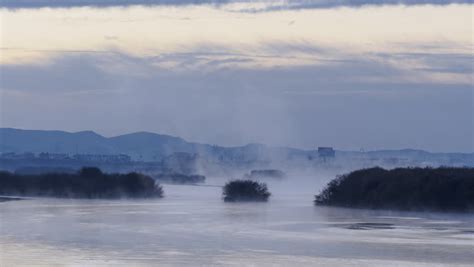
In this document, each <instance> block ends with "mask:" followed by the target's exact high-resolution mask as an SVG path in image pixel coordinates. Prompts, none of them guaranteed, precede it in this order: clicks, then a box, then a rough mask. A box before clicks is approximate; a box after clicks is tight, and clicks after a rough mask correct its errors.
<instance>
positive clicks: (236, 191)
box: [222, 180, 271, 202]
mask: <svg viewBox="0 0 474 267" xmlns="http://www.w3.org/2000/svg"><path fill="white" fill-rule="evenodd" d="M222 195H223V196H224V201H226V202H236V201H267V200H268V198H269V197H270V195H271V194H270V192H268V188H267V185H266V184H265V183H259V182H256V181H252V180H233V181H230V182H228V183H227V184H226V185H225V186H224V188H223V191H222Z"/></svg>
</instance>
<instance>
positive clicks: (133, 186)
mask: <svg viewBox="0 0 474 267" xmlns="http://www.w3.org/2000/svg"><path fill="white" fill-rule="evenodd" d="M0 194H3V195H19V196H47V197H71V198H121V197H130V198H132V197H133V198H135V197H162V196H163V189H162V188H161V186H160V185H159V184H157V183H156V182H155V180H154V179H153V178H151V177H149V176H145V175H143V174H139V173H128V174H105V173H102V171H101V170H100V169H98V168H95V167H86V168H82V169H81V170H80V171H79V172H78V173H76V174H67V173H47V174H39V175H20V174H12V173H9V172H0Z"/></svg>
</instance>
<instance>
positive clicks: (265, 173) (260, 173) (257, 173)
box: [244, 169, 286, 179]
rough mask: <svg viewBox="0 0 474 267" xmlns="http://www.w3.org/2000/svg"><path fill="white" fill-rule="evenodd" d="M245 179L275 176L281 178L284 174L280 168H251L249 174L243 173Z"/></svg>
mask: <svg viewBox="0 0 474 267" xmlns="http://www.w3.org/2000/svg"><path fill="white" fill-rule="evenodd" d="M244 177H245V178H246V179H258V178H276V179H283V178H285V177H286V174H285V173H284V172H282V171H280V170H275V169H268V170H252V171H250V174H245V175H244Z"/></svg>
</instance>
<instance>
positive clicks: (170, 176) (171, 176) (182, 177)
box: [153, 173, 206, 184]
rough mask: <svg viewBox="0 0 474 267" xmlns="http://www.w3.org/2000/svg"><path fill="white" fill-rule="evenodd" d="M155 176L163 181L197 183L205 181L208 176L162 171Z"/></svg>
mask: <svg viewBox="0 0 474 267" xmlns="http://www.w3.org/2000/svg"><path fill="white" fill-rule="evenodd" d="M153 178H155V179H156V180H158V181H160V182H163V183H172V184H197V183H204V182H205V181H206V176H204V175H196V174H191V175H186V174H180V173H160V174H157V175H154V176H153Z"/></svg>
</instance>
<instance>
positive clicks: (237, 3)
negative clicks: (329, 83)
mask: <svg viewBox="0 0 474 267" xmlns="http://www.w3.org/2000/svg"><path fill="white" fill-rule="evenodd" d="M470 3H471V1H470V0H382V1H371V0H338V1H334V0H287V1H276V2H272V1H266V0H262V1H246V0H0V7H7V8H39V7H82V6H94V7H111V6H130V5H167V6H182V5H214V6H225V7H226V8H230V9H232V10H235V11H241V12H261V11H272V10H282V9H308V8H335V7H344V6H346V7H361V6H366V5H426V4H430V5H448V4H470Z"/></svg>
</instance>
